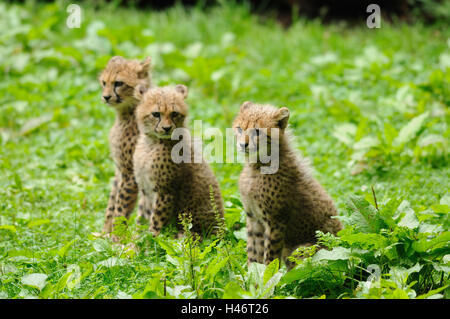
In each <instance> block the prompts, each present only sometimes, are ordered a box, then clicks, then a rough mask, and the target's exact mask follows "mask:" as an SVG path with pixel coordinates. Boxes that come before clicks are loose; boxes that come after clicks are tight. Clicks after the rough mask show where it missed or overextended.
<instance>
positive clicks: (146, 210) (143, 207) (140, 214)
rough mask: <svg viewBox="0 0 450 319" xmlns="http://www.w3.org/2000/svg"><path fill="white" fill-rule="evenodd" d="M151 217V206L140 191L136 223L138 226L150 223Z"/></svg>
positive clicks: (142, 191)
mask: <svg viewBox="0 0 450 319" xmlns="http://www.w3.org/2000/svg"><path fill="white" fill-rule="evenodd" d="M151 216H152V210H151V205H150V203H149V200H148V199H147V197H146V195H145V191H144V190H143V189H141V191H140V194H139V202H138V211H137V223H138V225H144V224H145V223H147V222H149V221H150V218H151Z"/></svg>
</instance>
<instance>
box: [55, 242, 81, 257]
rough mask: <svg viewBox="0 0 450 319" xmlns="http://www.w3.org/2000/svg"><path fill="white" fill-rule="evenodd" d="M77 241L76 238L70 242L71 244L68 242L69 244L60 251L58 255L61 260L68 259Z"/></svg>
mask: <svg viewBox="0 0 450 319" xmlns="http://www.w3.org/2000/svg"><path fill="white" fill-rule="evenodd" d="M75 241H77V239H76V238H75V239H73V240H71V241H69V242H68V243H67V244H65V245H64V246H62V247H61V248H60V249H59V250H58V255H59V256H60V257H61V258H64V257H66V256H67V251H68V250H69V248H70V246H72V245H73V243H74V242H75Z"/></svg>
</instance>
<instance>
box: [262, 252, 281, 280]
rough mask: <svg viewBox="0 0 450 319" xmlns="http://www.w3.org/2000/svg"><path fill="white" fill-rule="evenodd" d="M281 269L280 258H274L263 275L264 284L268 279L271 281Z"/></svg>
mask: <svg viewBox="0 0 450 319" xmlns="http://www.w3.org/2000/svg"><path fill="white" fill-rule="evenodd" d="M278 269H279V261H278V258H276V259H275V260H273V261H272V262H271V263H270V264H268V265H267V266H266V270H264V276H263V284H264V285H265V284H266V283H267V281H269V279H270V278H272V277H273V276H274V275H275V274H276V273H277V272H278Z"/></svg>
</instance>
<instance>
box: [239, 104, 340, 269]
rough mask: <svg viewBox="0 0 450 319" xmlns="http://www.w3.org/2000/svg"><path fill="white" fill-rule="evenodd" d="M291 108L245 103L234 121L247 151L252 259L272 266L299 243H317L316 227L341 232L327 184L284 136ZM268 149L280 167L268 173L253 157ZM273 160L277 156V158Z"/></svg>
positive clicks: (243, 187)
mask: <svg viewBox="0 0 450 319" xmlns="http://www.w3.org/2000/svg"><path fill="white" fill-rule="evenodd" d="M288 119H289V110H288V109H287V108H286V107H282V108H280V109H278V108H276V107H273V106H270V105H260V104H255V103H252V102H245V103H244V104H243V105H242V106H241V108H240V111H239V114H238V115H237V117H236V119H235V120H234V124H233V129H234V131H235V134H236V138H237V147H238V149H239V150H240V151H243V152H245V153H246V163H245V165H244V169H243V170H242V173H241V175H240V178H239V190H240V193H241V197H242V202H243V205H244V209H245V211H246V213H247V253H248V259H247V262H248V263H251V262H259V263H265V264H268V263H270V262H271V261H272V260H274V259H275V258H278V259H279V260H281V259H284V261H285V262H286V264H287V266H288V267H291V266H292V264H290V263H288V262H287V259H286V257H288V256H289V255H290V254H291V253H292V252H293V251H294V250H295V249H296V248H297V247H298V246H302V245H305V246H309V245H311V244H314V243H315V242H316V237H315V231H317V230H320V231H323V232H325V233H327V232H330V233H332V234H336V233H337V232H338V231H339V230H340V229H341V227H342V225H341V223H340V221H339V220H337V219H335V218H332V216H335V215H336V208H335V206H334V203H333V201H332V199H331V198H330V197H329V196H328V194H327V193H326V192H325V190H324V189H323V188H322V186H321V185H320V184H319V183H318V182H317V180H315V179H314V178H313V177H312V176H311V175H310V173H309V171H308V168H307V167H306V165H305V164H304V163H302V162H301V161H300V160H298V159H297V157H296V155H295V154H294V152H293V151H292V149H291V147H290V146H289V141H288V137H287V136H286V134H285V130H286V126H287V124H288ZM263 148H266V149H269V150H271V151H273V152H274V154H276V150H278V156H277V157H278V170H277V171H274V172H273V171H272V172H271V173H272V174H264V173H263V172H262V171H261V168H264V167H266V166H268V165H269V164H271V163H266V164H264V163H262V161H261V160H259V156H258V159H257V160H254V161H253V162H251V161H249V155H250V154H252V153H253V154H258V153H259V152H260V151H261V150H262V149H263ZM273 160H275V161H276V160H277V159H276V158H275V159H273Z"/></svg>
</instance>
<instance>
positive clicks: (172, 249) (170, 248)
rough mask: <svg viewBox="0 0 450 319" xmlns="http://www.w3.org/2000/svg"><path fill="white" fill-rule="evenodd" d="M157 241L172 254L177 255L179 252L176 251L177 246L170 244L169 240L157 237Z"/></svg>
mask: <svg viewBox="0 0 450 319" xmlns="http://www.w3.org/2000/svg"><path fill="white" fill-rule="evenodd" d="M155 240H156V242H157V243H158V244H159V245H160V246H161V248H162V249H164V250H165V251H166V253H167V254H168V255H170V256H174V257H175V256H176V255H177V253H176V251H175V247H174V246H173V245H172V244H170V243H169V242H168V241H166V240H164V239H163V238H160V237H156V238H155Z"/></svg>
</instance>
